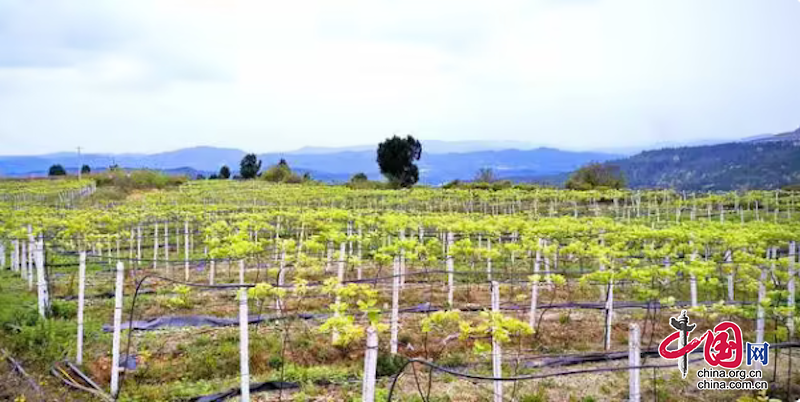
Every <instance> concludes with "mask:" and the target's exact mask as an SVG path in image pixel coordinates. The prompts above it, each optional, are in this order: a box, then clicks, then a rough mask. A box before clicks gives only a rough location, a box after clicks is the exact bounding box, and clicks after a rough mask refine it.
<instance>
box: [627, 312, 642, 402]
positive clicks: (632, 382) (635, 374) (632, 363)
mask: <svg viewBox="0 0 800 402" xmlns="http://www.w3.org/2000/svg"><path fill="white" fill-rule="evenodd" d="M639 343H640V334H639V326H638V325H636V324H631V325H630V335H629V336H628V367H639V366H641V365H642V363H641V362H642V361H641V357H642V355H641V352H640V349H639ZM639 374H640V370H639V369H638V368H631V369H629V370H628V401H630V402H639V401H640V400H641V398H642V394H641V391H640V388H639V385H640V382H639Z"/></svg>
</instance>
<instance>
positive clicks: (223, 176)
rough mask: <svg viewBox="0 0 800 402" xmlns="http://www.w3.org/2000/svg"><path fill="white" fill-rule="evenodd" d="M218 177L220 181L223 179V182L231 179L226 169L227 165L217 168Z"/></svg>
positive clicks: (229, 170)
mask: <svg viewBox="0 0 800 402" xmlns="http://www.w3.org/2000/svg"><path fill="white" fill-rule="evenodd" d="M218 177H220V178H221V179H224V180H228V179H230V177H231V169H230V168H229V167H228V165H222V167H221V168H219V176H218Z"/></svg>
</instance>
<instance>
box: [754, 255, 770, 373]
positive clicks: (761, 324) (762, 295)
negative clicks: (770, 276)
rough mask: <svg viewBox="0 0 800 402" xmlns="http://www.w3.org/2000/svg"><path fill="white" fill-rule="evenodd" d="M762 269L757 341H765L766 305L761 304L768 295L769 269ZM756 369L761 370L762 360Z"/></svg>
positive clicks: (757, 317) (759, 288)
mask: <svg viewBox="0 0 800 402" xmlns="http://www.w3.org/2000/svg"><path fill="white" fill-rule="evenodd" d="M760 269H761V276H760V277H759V278H758V307H757V310H756V343H762V342H764V316H765V312H764V306H763V305H762V304H761V303H762V302H763V301H764V298H765V297H767V288H766V285H765V283H766V281H767V270H766V268H764V267H760ZM753 369H754V370H761V362H760V361H756V362H755V365H754V366H753Z"/></svg>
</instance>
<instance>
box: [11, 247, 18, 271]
mask: <svg viewBox="0 0 800 402" xmlns="http://www.w3.org/2000/svg"><path fill="white" fill-rule="evenodd" d="M11 246H12V249H11V270H12V271H14V272H19V271H20V263H19V241H18V240H16V239H15V240H12V241H11Z"/></svg>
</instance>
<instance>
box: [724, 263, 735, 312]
mask: <svg viewBox="0 0 800 402" xmlns="http://www.w3.org/2000/svg"><path fill="white" fill-rule="evenodd" d="M725 264H726V265H727V266H728V269H730V272H729V273H728V275H727V277H728V301H729V302H732V301H733V296H734V293H733V290H734V288H733V285H734V283H733V281H734V278H733V250H728V251H727V252H726V253H725Z"/></svg>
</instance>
